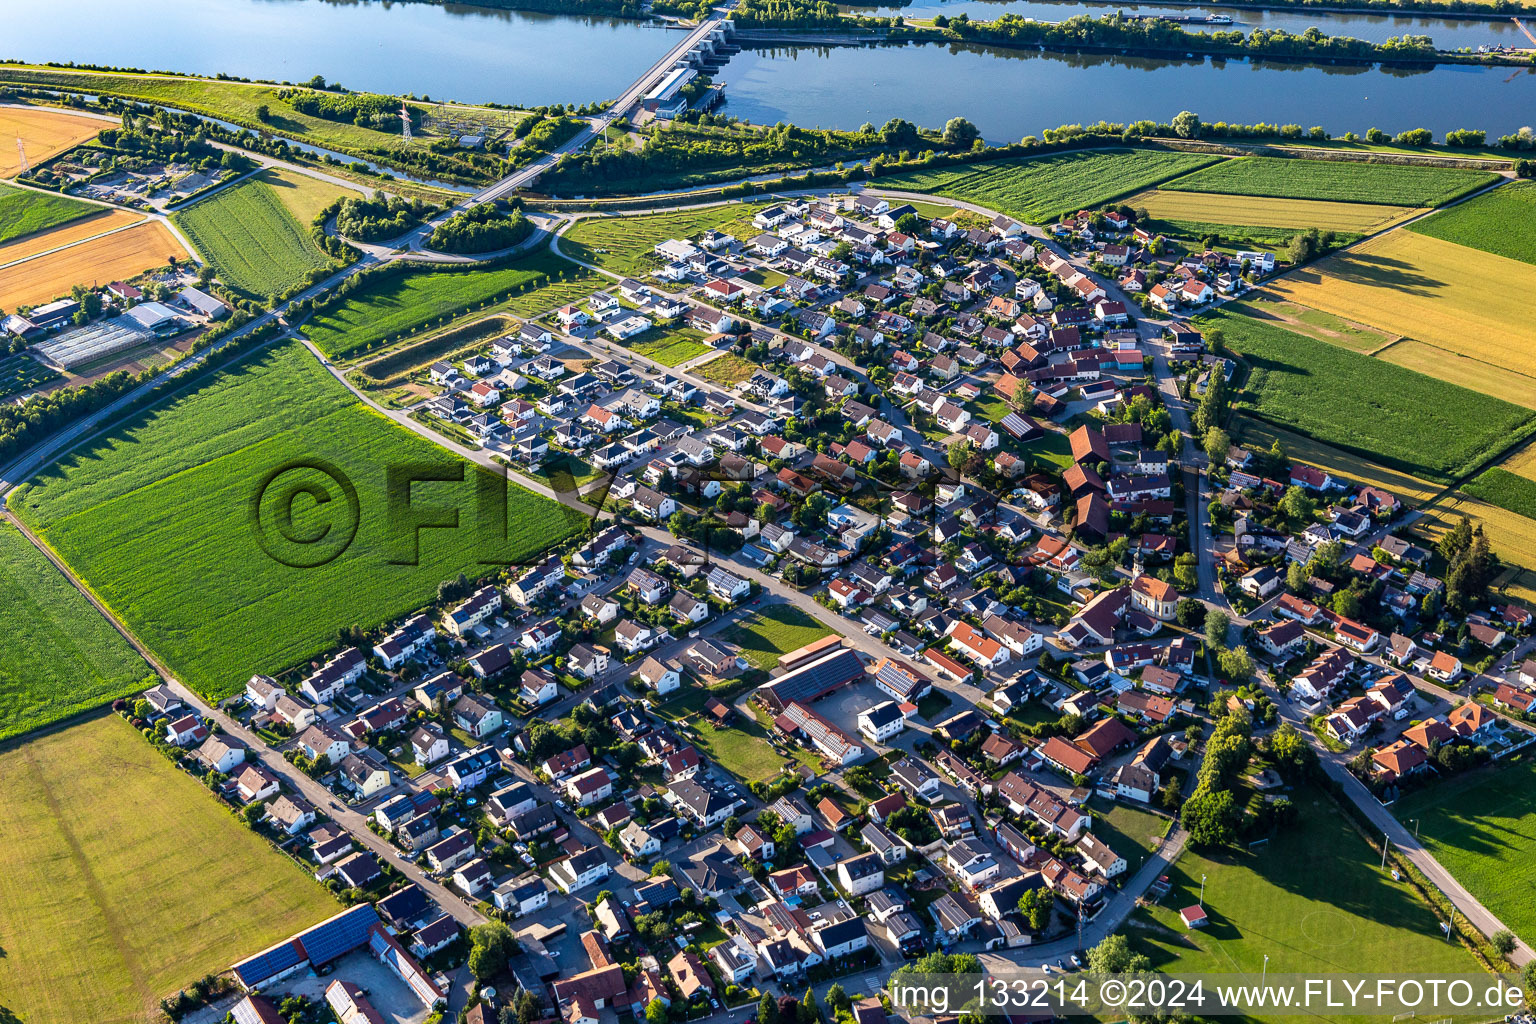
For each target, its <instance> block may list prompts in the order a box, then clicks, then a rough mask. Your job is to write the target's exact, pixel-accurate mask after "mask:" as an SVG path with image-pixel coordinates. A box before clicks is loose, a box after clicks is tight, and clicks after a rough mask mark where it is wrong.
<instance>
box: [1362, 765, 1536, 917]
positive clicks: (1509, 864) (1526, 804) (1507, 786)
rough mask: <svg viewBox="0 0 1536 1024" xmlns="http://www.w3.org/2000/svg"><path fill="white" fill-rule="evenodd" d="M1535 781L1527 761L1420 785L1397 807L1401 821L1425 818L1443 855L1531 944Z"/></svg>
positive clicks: (1535, 904) (1424, 836) (1423, 834)
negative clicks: (1533, 795) (1532, 788)
mask: <svg viewBox="0 0 1536 1024" xmlns="http://www.w3.org/2000/svg"><path fill="white" fill-rule="evenodd" d="M1533 784H1536V766H1533V764H1532V763H1531V761H1530V760H1529V758H1527V759H1525V760H1524V761H1523V762H1522V763H1519V764H1509V765H1502V766H1496V767H1492V768H1487V769H1484V770H1482V771H1480V772H1478V773H1477V774H1476V775H1471V776H1464V777H1461V778H1457V779H1451V780H1442V781H1441V782H1439V783H1438V784H1435V785H1430V786H1426V787H1424V788H1422V789H1417V790H1414V791H1413V792H1411V793H1408V794H1407V795H1405V796H1403V797H1402V798H1401V799H1399V800H1398V802H1397V804H1396V805H1395V806H1394V807H1393V808H1392V811H1393V813H1394V814H1396V815H1397V820H1398V821H1402V822H1413V821H1417V822H1418V831H1419V840H1420V841H1421V842H1422V843H1423V844H1424V845H1425V847H1427V848H1428V850H1429V852H1430V853H1432V854H1434V857H1435V859H1436V860H1438V861H1439V862H1440V863H1441V865H1442V866H1444V867H1445V869H1446V870H1447V871H1449V872H1450V873H1451V874H1452V875H1454V876H1455V878H1456V881H1458V882H1460V883H1461V884H1462V885H1464V886H1466V889H1467V891H1468V892H1470V893H1471V894H1472V895H1473V896H1475V897H1477V899H1478V901H1479V902H1480V903H1482V904H1483V906H1485V907H1487V908H1488V910H1489V911H1490V912H1492V913H1493V914H1494V916H1496V917H1497V918H1498V919H1499V920H1501V921H1503V922H1504V923H1505V924H1506V925H1508V926H1509V928H1510V929H1511V930H1512V931H1513V932H1514V933H1515V934H1516V935H1519V936H1520V937H1521V938H1522V939H1525V940H1526V941H1530V940H1531V938H1532V937H1536V807H1533V806H1532V805H1531V786H1532V785H1533ZM1410 827H1411V826H1410Z"/></svg>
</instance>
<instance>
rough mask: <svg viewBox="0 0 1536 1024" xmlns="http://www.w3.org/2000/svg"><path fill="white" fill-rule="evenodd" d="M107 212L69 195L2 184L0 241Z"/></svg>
mask: <svg viewBox="0 0 1536 1024" xmlns="http://www.w3.org/2000/svg"><path fill="white" fill-rule="evenodd" d="M104 212H105V211H104V210H103V208H102V207H100V206H92V205H90V204H89V203H82V202H80V201H79V200H78V199H70V198H69V197H68V196H58V195H52V194H50V193H47V192H32V191H29V190H27V189H21V188H13V187H11V186H10V185H0V244H3V243H5V242H9V241H11V240H12V239H15V238H23V237H25V236H27V235H32V234H36V233H37V232H39V231H47V230H48V229H49V228H56V227H58V226H59V225H60V224H68V223H69V222H70V221H75V220H80V219H81V218H82V217H89V216H91V215H93V214H98V213H104Z"/></svg>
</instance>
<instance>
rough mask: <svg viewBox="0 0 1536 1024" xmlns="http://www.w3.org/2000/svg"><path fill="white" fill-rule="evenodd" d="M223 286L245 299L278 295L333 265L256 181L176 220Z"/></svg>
mask: <svg viewBox="0 0 1536 1024" xmlns="http://www.w3.org/2000/svg"><path fill="white" fill-rule="evenodd" d="M171 219H172V220H173V221H175V222H176V226H177V227H179V228H181V230H182V231H184V232H186V234H187V237H188V238H190V239H191V240H192V244H193V245H194V246H196V247H197V251H198V252H199V253H201V254H202V256H203V258H204V259H206V260H207V261H208V263H209V264H210V265H211V266H212V267H213V270H214V273H215V274H217V275H218V278H219V280H220V281H223V282H224V283H225V284H227V285H229V286H230V287H231V288H234V289H236V290H237V291H241V292H244V293H245V294H246V295H252V296H267V295H278V294H281V293H283V292H285V291H287V290H288V289H290V288H293V287H295V286H296V285H300V284H302V283H303V282H304V276H305V275H306V274H308V273H309V272H310V271H312V270H324V269H325V268H326V267H328V266H330V265H331V260H330V259H329V258H328V257H327V256H326V255H325V253H323V252H321V251H320V248H319V246H317V245H315V242H314V239H312V238H311V237H310V235H309V228H308V227H306V226H305V225H303V224H300V223H299V221H298V219H297V218H296V217H294V215H293V214H292V213H290V212H289V210H288V208H287V207H286V206H285V205H283V201H282V198H281V197H280V196H279V195H278V193H277V191H276V190H275V189H274V188H273V187H272V186H271V185H268V184H267V183H266V182H264V181H260V180H258V179H256V178H251V179H249V180H246V181H242V182H241V183H240V184H238V185H236V186H235V187H234V188H230V189H225V190H224V191H223V192H220V193H218V194H216V195H214V196H211V197H209V198H208V199H205V200H203V201H202V202H200V203H194V204H193V205H192V206H189V207H188V208H187V209H185V210H182V211H181V212H179V213H176V214H174V215H173V216H172V217H171Z"/></svg>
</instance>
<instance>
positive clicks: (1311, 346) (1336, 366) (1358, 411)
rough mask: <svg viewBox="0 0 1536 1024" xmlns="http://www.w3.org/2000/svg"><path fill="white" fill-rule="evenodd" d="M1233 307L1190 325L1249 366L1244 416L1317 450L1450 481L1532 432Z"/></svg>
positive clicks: (1494, 404) (1484, 405) (1473, 398)
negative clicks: (1213, 335) (1302, 438)
mask: <svg viewBox="0 0 1536 1024" xmlns="http://www.w3.org/2000/svg"><path fill="white" fill-rule="evenodd" d="M1246 312H1247V309H1246V307H1245V306H1244V305H1243V304H1242V303H1240V302H1235V303H1228V304H1227V305H1226V306H1225V307H1223V308H1222V309H1221V310H1219V311H1216V312H1213V313H1209V314H1207V315H1204V316H1201V317H1198V318H1197V321H1198V322H1199V323H1200V324H1201V326H1203V327H1214V328H1220V329H1221V330H1222V331H1223V332H1224V334H1225V336H1226V343H1227V345H1228V346H1229V347H1231V348H1232V349H1233V350H1234V351H1236V352H1238V353H1240V354H1241V355H1242V356H1243V358H1244V361H1245V362H1246V363H1247V364H1248V366H1249V377H1248V382H1247V385H1246V387H1245V388H1244V392H1245V395H1246V402H1247V404H1248V406H1249V408H1250V411H1251V412H1252V413H1253V414H1254V415H1255V416H1257V417H1259V418H1260V419H1262V420H1266V421H1268V422H1271V423H1274V424H1277V425H1279V426H1283V427H1288V428H1290V429H1293V430H1296V431H1298V432H1300V433H1303V434H1306V435H1308V436H1310V437H1313V438H1315V439H1316V440H1318V441H1321V442H1323V443H1325V444H1329V445H1332V446H1334V447H1336V448H1342V449H1344V450H1346V451H1351V452H1356V453H1358V454H1361V455H1364V456H1367V457H1368V458H1371V459H1373V460H1374V461H1376V462H1379V463H1381V464H1383V465H1385V466H1388V467H1390V468H1393V469H1398V470H1402V471H1403V472H1406V473H1410V474H1412V475H1414V476H1419V477H1423V478H1425V479H1429V480H1434V481H1438V482H1441V483H1450V482H1451V481H1453V480H1455V479H1457V478H1459V477H1461V476H1464V475H1465V474H1466V473H1467V472H1469V471H1470V470H1471V469H1472V467H1474V466H1476V465H1478V464H1480V463H1482V462H1483V461H1485V460H1487V459H1489V458H1491V457H1493V456H1494V455H1496V454H1498V453H1499V452H1501V451H1503V450H1504V449H1506V448H1508V447H1509V446H1510V445H1511V444H1512V443H1513V442H1514V441H1515V440H1517V439H1518V438H1519V437H1522V436H1524V435H1525V434H1527V433H1529V432H1530V431H1531V429H1533V422H1532V420H1533V416H1532V413H1531V411H1530V410H1529V409H1522V408H1520V407H1519V406H1516V405H1511V404H1510V403H1508V402H1504V401H1500V400H1499V399H1497V398H1490V397H1489V396H1487V395H1480V394H1478V393H1477V392H1475V391H1469V390H1468V389H1466V388H1463V387H1459V386H1457V385H1455V384H1447V383H1445V382H1444V381H1440V380H1436V379H1435V378H1433V377H1430V376H1428V375H1426V374H1422V373H1418V372H1416V371H1414V370H1408V369H1405V368H1403V367H1401V366H1396V365H1393V364H1392V363H1387V362H1384V361H1382V360H1379V359H1372V358H1371V357H1369V356H1365V355H1362V354H1360V353H1358V352H1350V351H1348V350H1346V349H1343V348H1340V347H1338V346H1335V345H1330V344H1328V343H1326V342H1322V341H1317V340H1315V339H1313V338H1307V337H1304V336H1302V335H1300V334H1295V333H1293V332H1291V331H1288V330H1286V329H1285V328H1284V327H1280V326H1277V325H1276V324H1275V323H1273V322H1272V321H1264V320H1256V319H1253V318H1252V317H1249V316H1246V315H1242V314H1245V313H1246Z"/></svg>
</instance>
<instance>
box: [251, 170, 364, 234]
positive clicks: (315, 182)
mask: <svg viewBox="0 0 1536 1024" xmlns="http://www.w3.org/2000/svg"><path fill="white" fill-rule="evenodd" d="M256 178H257V180H258V181H264V182H266V183H267V184H268V185H271V186H272V187H273V188H274V189H276V190H277V197H278V198H279V199H281V200H282V201H283V205H284V206H286V207H288V212H289V213H291V214H293V216H294V218H295V219H296V220H298V222H299V223H300V224H303V225H304V226H305V227H306V228H307V227H309V222H310V221H312V220H314V218H315V214H317V213H319V212H320V211H321V210H323V209H325V208H326V207H327V206H329V205H331V202H332V200H334V199H336V197H337V196H354V197H357V196H361V195H362V194H363V191H362V189H359V188H346V187H345V186H342V185H338V184H336V183H334V182H330V181H321V180H320V179H319V178H311V177H310V176H309V175H307V174H300V173H299V172H298V171H290V170H287V169H285V168H281V167H269V168H267V169H266V170H265V171H262V172H261V173H260V174H258V175H256Z"/></svg>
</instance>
